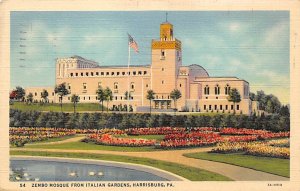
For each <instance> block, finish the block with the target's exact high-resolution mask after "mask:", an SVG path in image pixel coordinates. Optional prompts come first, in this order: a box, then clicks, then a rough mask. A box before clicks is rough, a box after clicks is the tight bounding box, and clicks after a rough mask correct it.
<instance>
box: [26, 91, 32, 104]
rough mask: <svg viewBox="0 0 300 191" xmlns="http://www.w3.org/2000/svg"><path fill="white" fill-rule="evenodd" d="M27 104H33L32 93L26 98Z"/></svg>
mask: <svg viewBox="0 0 300 191" xmlns="http://www.w3.org/2000/svg"><path fill="white" fill-rule="evenodd" d="M26 99H27V102H28V103H32V101H33V94H32V93H31V92H30V93H29V94H28V95H27V96H26Z"/></svg>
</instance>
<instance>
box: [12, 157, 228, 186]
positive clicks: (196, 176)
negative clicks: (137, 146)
mask: <svg viewBox="0 0 300 191" xmlns="http://www.w3.org/2000/svg"><path fill="white" fill-rule="evenodd" d="M10 154H11V155H30V156H47V157H64V158H84V159H94V160H97V159H98V160H108V161H117V162H127V163H134V164H143V165H148V166H152V167H155V168H159V169H163V170H166V171H169V172H172V173H174V174H177V175H179V176H182V177H184V178H186V179H189V180H192V181H225V180H230V179H229V178H227V177H225V176H223V175H220V174H216V173H213V172H209V171H206V170H202V169H198V168H194V167H188V166H185V165H180V164H177V163H171V162H164V161H160V160H153V159H147V158H138V157H127V156H118V155H108V154H86V153H63V152H53V153H52V152H51V153H50V152H33V151H10Z"/></svg>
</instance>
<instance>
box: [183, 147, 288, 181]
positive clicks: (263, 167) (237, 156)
mask: <svg viewBox="0 0 300 191" xmlns="http://www.w3.org/2000/svg"><path fill="white" fill-rule="evenodd" d="M184 156H186V157H190V158H196V159H203V160H210V161H216V162H223V163H227V164H232V165H236V166H241V167H246V168H251V169H254V170H258V171H263V172H267V173H271V174H276V175H279V176H284V177H290V160H288V159H279V158H271V157H257V156H251V155H245V154H243V153H233V154H219V153H208V152H201V153H190V154H184Z"/></svg>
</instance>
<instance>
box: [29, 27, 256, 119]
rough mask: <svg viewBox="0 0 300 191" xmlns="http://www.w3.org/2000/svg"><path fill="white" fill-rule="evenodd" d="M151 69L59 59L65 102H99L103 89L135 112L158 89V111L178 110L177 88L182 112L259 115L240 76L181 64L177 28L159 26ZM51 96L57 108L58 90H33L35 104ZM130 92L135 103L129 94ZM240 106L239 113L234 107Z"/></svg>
mask: <svg viewBox="0 0 300 191" xmlns="http://www.w3.org/2000/svg"><path fill="white" fill-rule="evenodd" d="M151 43H152V44H151V65H130V67H128V66H127V65H126V66H101V65H99V64H98V63H97V62H95V61H91V60H87V59H85V58H82V57H80V56H72V57H68V58H58V59H57V60H56V76H55V79H56V85H58V84H61V83H65V84H66V86H67V88H68V89H69V91H70V94H69V95H67V96H64V97H63V102H64V103H70V102H71V96H72V95H73V94H76V95H78V96H79V97H80V103H99V100H98V99H97V94H96V91H97V89H98V88H99V87H100V86H101V87H103V88H106V87H109V88H110V89H111V90H112V93H113V99H112V101H111V102H110V106H113V105H115V106H117V105H120V104H122V105H126V104H128V103H129V104H130V105H131V106H132V107H133V110H134V111H148V109H149V104H150V102H149V100H147V91H148V90H153V91H154V92H155V96H154V97H155V98H154V99H153V100H152V108H153V110H154V111H173V109H172V108H174V102H173V100H172V99H171V97H170V93H171V91H172V90H174V89H178V90H179V91H180V92H181V94H182V97H181V98H180V99H178V101H177V108H178V110H179V111H190V112H192V111H194V112H220V113H221V112H224V113H229V112H233V111H234V110H236V112H237V113H243V114H251V113H252V112H253V111H255V110H256V111H257V102H253V101H251V100H250V98H249V92H250V91H249V88H250V87H249V83H248V82H247V81H245V80H243V79H239V78H237V77H211V76H209V74H208V72H207V71H206V70H205V69H204V68H203V67H202V66H200V65H197V64H193V65H189V66H183V65H182V43H181V41H180V40H178V39H176V38H175V37H174V31H173V25H172V24H171V23H169V22H164V23H162V24H161V25H160V38H159V39H156V40H152V42H151ZM232 88H236V89H237V90H238V92H239V93H240V95H241V101H240V102H239V103H236V104H235V105H234V104H233V103H232V102H229V101H228V99H227V97H228V94H229V91H230V89H232ZM44 89H46V90H47V91H48V92H49V97H48V99H49V101H50V102H54V103H58V102H59V99H58V96H57V95H56V94H55V93H54V87H29V88H26V89H25V91H26V94H28V93H29V92H31V93H32V94H33V96H34V97H33V99H34V100H41V92H42V91H43V90H44ZM128 90H129V91H130V95H131V97H130V100H129V101H128V100H127V99H126V97H125V92H126V91H128ZM234 107H235V108H234Z"/></svg>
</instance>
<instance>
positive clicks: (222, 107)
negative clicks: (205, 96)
mask: <svg viewBox="0 0 300 191" xmlns="http://www.w3.org/2000/svg"><path fill="white" fill-rule="evenodd" d="M229 106H230V109H229ZM203 109H204V110H234V105H204V106H203ZM236 110H240V105H238V104H237V105H236Z"/></svg>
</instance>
